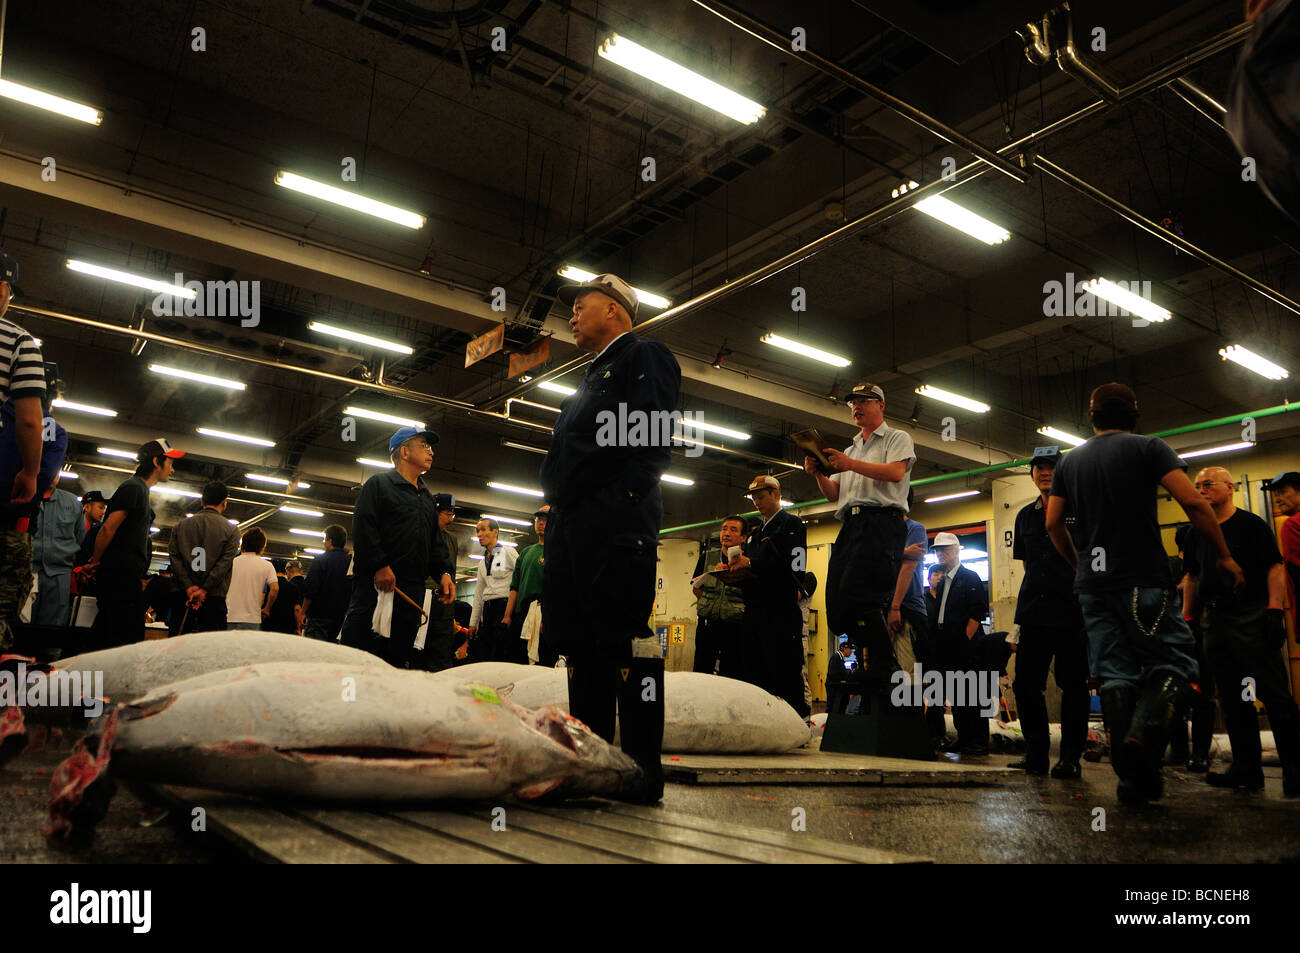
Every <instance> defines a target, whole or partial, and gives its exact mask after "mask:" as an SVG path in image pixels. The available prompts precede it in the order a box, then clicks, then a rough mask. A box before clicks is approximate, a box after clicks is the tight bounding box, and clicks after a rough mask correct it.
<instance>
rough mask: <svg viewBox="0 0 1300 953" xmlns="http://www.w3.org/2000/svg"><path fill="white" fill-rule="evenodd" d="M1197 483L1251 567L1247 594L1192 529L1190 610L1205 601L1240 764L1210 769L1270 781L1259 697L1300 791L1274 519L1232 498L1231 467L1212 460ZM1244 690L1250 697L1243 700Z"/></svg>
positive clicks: (1186, 562)
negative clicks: (1228, 581) (1231, 582)
mask: <svg viewBox="0 0 1300 953" xmlns="http://www.w3.org/2000/svg"><path fill="white" fill-rule="evenodd" d="M1195 485H1196V489H1197V490H1199V491H1200V494H1201V496H1203V497H1205V499H1206V501H1207V502H1208V503H1209V504H1210V506H1211V507H1212V508H1213V509H1214V516H1215V518H1216V519H1217V520H1218V522H1219V528H1220V529H1221V530H1222V531H1223V538H1224V539H1225V540H1226V541H1227V543H1228V549H1229V550H1230V551H1231V552H1232V555H1233V558H1235V559H1236V560H1237V562H1238V563H1240V564H1241V568H1242V571H1243V572H1245V574H1246V585H1245V587H1244V588H1243V589H1242V590H1241V592H1239V593H1234V592H1233V591H1232V588H1231V587H1229V586H1226V585H1224V583H1223V581H1222V580H1221V579H1220V578H1219V577H1218V576H1217V574H1216V573H1215V572H1214V568H1213V567H1214V549H1213V547H1212V546H1211V545H1210V542H1209V540H1207V539H1206V538H1205V537H1204V536H1203V535H1202V534H1201V533H1200V532H1198V531H1197V530H1192V532H1191V533H1189V534H1188V535H1187V543H1186V546H1185V548H1184V551H1183V567H1184V569H1186V571H1187V578H1186V580H1185V581H1184V584H1183V615H1184V616H1191V615H1192V613H1193V612H1194V611H1195V610H1196V608H1197V607H1198V605H1199V608H1200V610H1201V613H1200V620H1201V630H1202V631H1203V632H1204V634H1205V655H1206V658H1207V659H1208V660H1209V662H1210V667H1211V668H1212V669H1213V670H1214V678H1215V681H1216V682H1217V683H1218V685H1219V700H1220V704H1222V706H1223V721H1224V723H1225V724H1226V726H1227V728H1228V740H1229V742H1230V743H1231V744H1232V767H1231V768H1230V769H1229V770H1228V771H1227V772H1226V773H1224V774H1210V775H1207V776H1206V780H1207V781H1208V782H1209V783H1210V784H1212V785H1214V786H1215V787H1234V788H1238V789H1241V790H1246V791H1260V790H1263V788H1264V772H1263V770H1262V769H1261V768H1260V754H1261V752H1260V743H1259V717H1258V716H1257V715H1256V714H1255V705H1254V701H1253V699H1255V698H1258V699H1259V700H1260V701H1261V702H1263V703H1264V707H1265V708H1267V709H1268V723H1269V726H1270V727H1271V728H1272V729H1273V738H1274V740H1275V741H1276V743H1277V754H1278V757H1279V758H1280V759H1281V761H1282V775H1283V777H1282V790H1283V792H1284V793H1285V794H1286V795H1287V796H1288V797H1296V796H1300V715H1298V714H1297V711H1296V704H1295V700H1294V699H1293V698H1292V697H1291V691H1290V688H1289V686H1288V684H1287V677H1286V668H1285V666H1284V665H1283V664H1282V656H1281V649H1282V646H1283V645H1285V644H1286V618H1285V616H1284V610H1283V604H1284V603H1285V601H1286V570H1285V569H1284V568H1283V565H1282V554H1281V553H1280V552H1279V551H1278V548H1277V542H1276V541H1275V540H1274V539H1273V533H1272V532H1271V531H1270V530H1269V527H1268V524H1267V523H1265V522H1264V521H1263V520H1262V519H1260V518H1259V517H1258V516H1256V515H1255V514H1253V513H1247V512H1245V511H1244V510H1239V509H1237V507H1236V506H1235V505H1234V504H1233V502H1232V491H1233V486H1234V481H1233V479H1232V474H1231V473H1229V472H1228V471H1227V470H1225V469H1224V468H1223V467H1206V468H1205V469H1204V470H1202V471H1201V472H1200V473H1199V474H1197V476H1196V484H1195ZM1243 695H1246V696H1248V698H1246V699H1243V697H1242V696H1243Z"/></svg>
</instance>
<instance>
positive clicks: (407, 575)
mask: <svg viewBox="0 0 1300 953" xmlns="http://www.w3.org/2000/svg"><path fill="white" fill-rule="evenodd" d="M437 442H438V435H437V434H436V433H434V432H433V431H431V430H417V429H415V428H414V427H402V428H401V429H399V430H398V431H397V432H396V433H394V434H393V436H392V437H391V438H390V439H389V441H388V453H389V458H390V459H391V460H392V462H393V469H392V470H386V471H384V472H383V473H377V474H375V475H374V476H372V477H371V478H370V479H369V480H367V481H366V483H365V486H363V487H362V488H361V492H360V493H359V494H358V495H357V502H356V507H355V508H354V509H353V511H352V544H353V546H354V547H355V552H354V558H355V561H356V564H355V569H354V575H355V576H356V582H355V585H354V587H353V590H352V601H351V602H350V603H349V604H348V611H347V615H346V616H345V617H344V619H343V629H342V633H341V641H342V642H343V644H344V645H349V646H352V647H353V648H359V649H365V650H367V651H369V652H373V653H374V654H375V655H378V656H380V657H382V658H384V659H386V660H387V662H388V663H389V664H390V665H392V666H394V667H395V668H408V667H409V665H410V661H411V654H412V651H413V648H414V646H415V634H416V632H417V631H418V630H419V628H420V612H421V609H419V608H416V607H415V606H412V605H411V604H410V603H408V602H407V601H406V600H405V599H403V598H402V597H401V596H400V595H398V594H396V592H394V590H401V592H403V593H405V594H406V595H407V596H408V597H409V598H410V599H412V600H413V601H414V602H415V603H416V606H418V605H420V603H421V602H422V601H423V599H424V580H425V579H426V578H427V577H429V576H432V577H433V578H434V579H435V580H437V581H438V585H439V590H440V595H439V601H440V602H444V603H445V602H450V601H451V600H452V598H453V597H454V595H455V587H454V585H453V583H452V573H453V572H454V571H455V570H454V567H453V566H452V565H451V563H450V562H449V561H448V559H447V547H446V546H445V545H443V542H442V534H441V533H440V532H439V530H438V514H437V513H436V512H435V511H434V502H433V495H432V494H431V493H429V491H428V490H427V489H425V486H424V481H423V480H422V479H420V475H421V474H423V473H427V472H428V470H429V467H431V466H432V465H433V445H434V444H436V443H437ZM380 592H393V593H394V595H393V616H392V626H391V630H390V635H389V637H388V638H383V637H382V636H380V635H379V634H377V633H376V632H374V631H373V629H372V628H371V619H372V618H373V616H374V613H375V606H376V604H377V602H378V600H379V593H380Z"/></svg>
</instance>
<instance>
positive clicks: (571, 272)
mask: <svg viewBox="0 0 1300 953" xmlns="http://www.w3.org/2000/svg"><path fill="white" fill-rule="evenodd" d="M556 274H557V275H559V276H560V277H561V278H568V279H569V280H570V281H576V282H579V283H581V282H584V281H590V280H591V279H592V278H595V277H596V272H594V271H585V270H583V269H582V268H578V267H576V266H574V265H565V266H564V267H563V268H561V269H560V270H559V271H557V272H556ZM632 290H633V291H635V292H636V300H637V304H638V305H642V304H644V305H648V306H649V307H651V308H660V309H662V308H666V307H668V306H669V305H670V304H672V302H671V301H669V300H668V299H667V298H665V297H664V296H663V295H657V294H655V293H654V292H653V291H646V290H645V289H644V288H637V287H636V286H632Z"/></svg>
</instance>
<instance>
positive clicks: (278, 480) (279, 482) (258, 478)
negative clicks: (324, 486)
mask: <svg viewBox="0 0 1300 953" xmlns="http://www.w3.org/2000/svg"><path fill="white" fill-rule="evenodd" d="M244 479H245V480H252V481H253V482H255V483H270V484H273V485H275V486H282V487H285V488H288V486H289V484H290V483H291V482H292V481H290V480H286V479H285V478H284V477H278V476H264V475H262V474H261V473H245V474H244ZM297 486H298V489H300V490H310V489H311V484H310V483H299V484H298V485H297Z"/></svg>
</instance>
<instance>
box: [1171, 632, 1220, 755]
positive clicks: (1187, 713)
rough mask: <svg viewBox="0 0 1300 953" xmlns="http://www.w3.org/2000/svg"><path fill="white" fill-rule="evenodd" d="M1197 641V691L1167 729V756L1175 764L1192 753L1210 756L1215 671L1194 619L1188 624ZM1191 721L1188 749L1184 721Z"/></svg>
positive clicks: (1178, 711) (1214, 712)
mask: <svg viewBox="0 0 1300 953" xmlns="http://www.w3.org/2000/svg"><path fill="white" fill-rule="evenodd" d="M1187 627H1188V628H1189V629H1191V630H1192V638H1193V639H1195V640H1196V653H1195V654H1196V668H1197V670H1198V671H1199V672H1200V673H1201V674H1200V677H1199V678H1198V679H1196V687H1197V688H1199V689H1200V691H1199V692H1193V693H1192V697H1191V698H1190V699H1189V700H1188V703H1187V705H1186V707H1183V708H1180V709H1179V710H1177V711H1175V712H1174V722H1173V725H1171V726H1170V730H1169V758H1170V760H1171V761H1172V762H1174V763H1179V762H1182V761H1187V760H1188V758H1189V756H1190V755H1191V754H1195V755H1199V756H1200V757H1202V758H1206V759H1208V758H1209V755H1210V745H1211V744H1212V743H1213V741H1214V719H1215V716H1216V715H1218V713H1219V710H1218V708H1216V707H1215V704H1214V670H1213V668H1211V667H1210V663H1209V660H1208V659H1207V658H1206V657H1205V637H1204V636H1203V635H1202V634H1201V627H1200V625H1199V624H1198V623H1196V622H1189V623H1187ZM1189 717H1190V720H1191V722H1192V745H1191V751H1190V752H1189V751H1188V747H1187V722H1188V719H1189Z"/></svg>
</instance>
